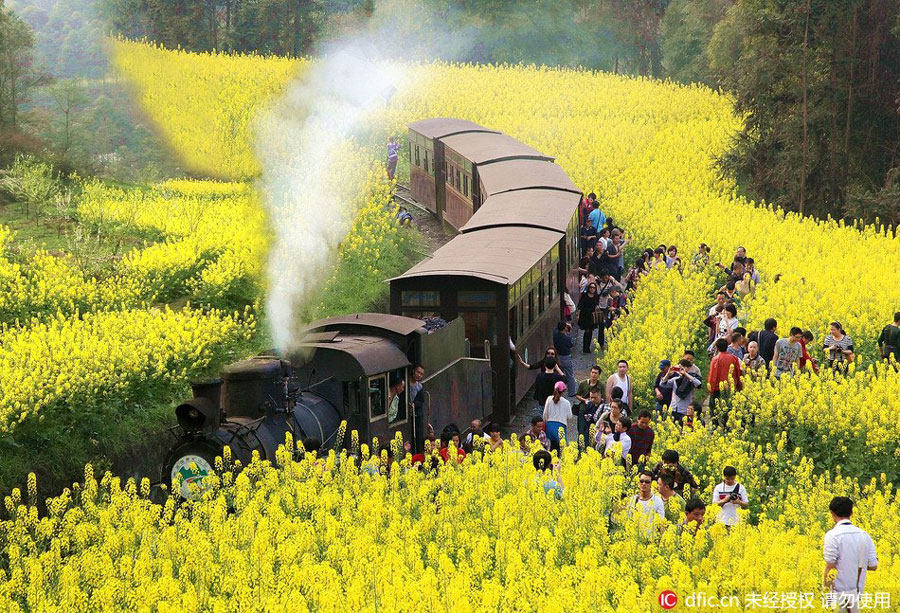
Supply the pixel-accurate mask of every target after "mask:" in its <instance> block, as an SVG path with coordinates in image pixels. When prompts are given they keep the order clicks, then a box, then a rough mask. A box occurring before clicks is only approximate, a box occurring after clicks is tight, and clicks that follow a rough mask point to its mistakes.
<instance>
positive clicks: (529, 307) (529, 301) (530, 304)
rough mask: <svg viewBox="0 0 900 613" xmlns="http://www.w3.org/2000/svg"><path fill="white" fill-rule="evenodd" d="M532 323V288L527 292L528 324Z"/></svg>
mask: <svg viewBox="0 0 900 613" xmlns="http://www.w3.org/2000/svg"><path fill="white" fill-rule="evenodd" d="M533 323H534V289H532V290H531V291H530V292H528V326H529V327H531V324H533Z"/></svg>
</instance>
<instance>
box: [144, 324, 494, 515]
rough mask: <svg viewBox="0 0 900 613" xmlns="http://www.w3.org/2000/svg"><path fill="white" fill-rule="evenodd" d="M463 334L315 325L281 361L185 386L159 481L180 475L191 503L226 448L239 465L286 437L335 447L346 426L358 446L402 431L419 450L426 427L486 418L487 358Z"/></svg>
mask: <svg viewBox="0 0 900 613" xmlns="http://www.w3.org/2000/svg"><path fill="white" fill-rule="evenodd" d="M442 323H444V322H442ZM464 332H465V326H464V323H463V321H462V319H457V320H455V321H452V322H449V323H447V324H446V325H442V326H440V327H437V328H431V329H429V327H426V324H425V322H424V321H423V320H421V319H414V318H410V317H401V316H397V315H385V314H377V313H364V314H359V315H350V316H342V317H332V318H329V319H323V320H320V321H316V322H313V323H312V324H310V326H309V327H308V328H307V329H306V331H305V334H304V336H303V337H302V339H301V340H300V342H299V343H298V344H297V346H296V348H295V349H294V350H293V351H292V353H291V354H290V355H289V356H287V359H283V358H281V357H278V356H275V355H261V356H257V357H255V358H251V359H249V360H243V361H240V362H236V363H234V364H231V365H229V366H227V367H226V368H224V369H223V371H222V373H221V378H219V379H213V380H209V381H202V382H198V383H195V384H194V385H193V394H194V397H193V398H191V399H189V400H185V401H184V402H183V403H181V404H179V405H178V406H177V407H176V409H175V416H176V417H177V419H178V426H179V428H180V431H181V433H180V436H179V438H178V442H177V443H176V444H175V445H174V446H173V447H172V449H171V450H170V452H169V454H168V457H167V459H166V461H165V464H164V467H163V471H162V481H163V483H173V482H175V481H176V478H177V477H178V476H180V481H181V486H180V487H181V490H180V493H181V495H182V496H183V497H185V498H196V497H197V496H198V494H200V493H202V491H203V489H204V480H205V479H206V478H207V477H208V476H209V475H211V474H212V473H213V463H214V460H215V458H216V456H221V455H222V452H223V449H225V448H226V447H228V448H229V449H230V452H231V456H232V458H234V459H236V460H240V461H241V463H242V464H244V465H246V464H247V463H249V462H250V459H251V457H252V455H253V452H254V451H257V452H258V453H259V457H260V459H263V460H271V461H274V459H275V451H276V449H277V448H278V446H279V445H280V444H283V443H284V440H285V436H286V435H287V434H288V433H290V434H291V435H292V436H293V438H294V440H295V441H302V440H303V439H305V438H307V437H314V438H316V439H318V440H319V441H320V442H321V443H322V447H323V448H329V447H332V446H334V444H335V439H336V435H337V431H338V427H339V425H340V423H341V421H344V420H346V421H347V428H348V430H357V431H358V432H359V434H360V439H361V440H363V441H366V440H371V438H372V437H378V439H379V440H382V441H389V440H391V439H392V438H394V436H395V435H396V433H397V432H400V433H401V435H402V436H403V438H404V440H409V441H415V443H414V444H415V446H416V448H417V450H421V448H422V446H423V444H424V439H425V427H426V426H425V424H428V423H430V424H432V425H433V426H434V427H435V429H438V430H439V429H442V428H443V427H444V426H446V425H448V424H451V423H453V424H460V425H461V424H468V423H469V422H470V421H471V420H472V419H476V418H478V419H481V418H483V417H484V416H485V415H487V414H490V411H491V399H492V395H493V388H492V379H491V377H492V373H491V365H490V360H488V359H484V358H473V357H470V356H469V355H468V354H469V353H471V352H470V351H467V349H466V339H465V337H464ZM417 365H421V366H422V367H423V368H424V369H425V372H426V376H425V378H424V379H423V381H422V384H423V390H424V394H423V395H424V404H421V405H420V410H419V411H416V410H415V408H414V406H415V405H414V403H413V402H412V398H410V397H409V384H410V383H411V382H412V372H413V369H414V368H415V366H417ZM401 384H402V385H401Z"/></svg>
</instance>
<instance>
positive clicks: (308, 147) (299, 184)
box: [256, 0, 475, 351]
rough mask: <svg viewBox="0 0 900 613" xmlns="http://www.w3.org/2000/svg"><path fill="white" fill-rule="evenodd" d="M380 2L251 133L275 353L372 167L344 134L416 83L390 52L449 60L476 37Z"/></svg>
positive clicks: (324, 269)
mask: <svg viewBox="0 0 900 613" xmlns="http://www.w3.org/2000/svg"><path fill="white" fill-rule="evenodd" d="M378 7H379V8H378V10H376V12H375V14H374V15H372V17H371V18H370V19H369V20H368V22H367V23H365V24H361V26H360V27H358V28H355V31H354V32H351V33H349V34H346V35H344V36H341V37H340V38H339V39H337V40H335V41H333V42H332V43H330V44H329V45H327V46H326V48H325V49H326V51H325V53H324V54H323V55H322V57H320V58H318V59H316V60H315V61H314V62H313V63H312V66H311V67H310V70H309V71H308V72H307V73H306V74H304V75H302V76H301V77H300V78H299V79H298V81H297V82H296V83H294V84H292V86H290V87H289V89H288V91H287V93H286V95H285V96H284V98H283V99H282V100H281V101H279V102H278V103H277V104H276V105H275V106H274V107H273V109H272V110H271V111H270V112H269V113H268V114H267V115H266V116H265V117H264V118H263V119H262V121H261V123H260V126H259V129H258V131H257V135H258V136H257V147H256V149H257V154H258V156H259V159H260V162H261V163H262V167H263V172H262V177H261V182H260V184H261V188H262V192H263V197H264V200H265V203H266V205H267V207H268V210H269V214H270V222H271V227H272V229H273V232H274V233H275V236H274V239H275V240H274V242H273V246H272V251H271V254H270V256H269V266H268V280H269V294H268V299H267V314H268V318H269V324H270V327H271V332H272V338H273V340H274V342H275V345H276V346H277V347H278V348H279V349H280V350H282V351H283V350H286V349H290V348H292V341H293V334H294V331H295V327H296V325H297V324H298V321H297V319H298V317H297V313H298V312H299V310H300V309H302V308H303V306H304V304H306V303H307V302H310V301H312V300H315V299H316V298H317V294H318V290H319V289H320V288H321V287H322V285H323V283H324V282H325V281H326V280H327V278H328V276H329V275H330V274H331V271H332V270H333V268H334V265H335V263H336V261H337V247H338V245H339V244H340V242H341V240H343V239H344V237H345V236H346V235H347V231H348V230H349V227H350V225H351V223H352V221H353V216H354V214H355V207H353V206H347V205H348V202H346V197H347V196H346V194H347V193H348V191H349V192H350V193H355V194H358V190H356V191H354V190H353V189H352V187H351V188H350V189H349V190H348V189H346V188H347V187H348V184H350V183H352V182H354V181H356V182H361V181H363V180H364V178H365V174H366V172H368V171H369V169H370V168H371V162H372V160H371V159H369V160H364V159H361V158H360V157H359V156H356V157H355V158H354V157H353V156H349V158H348V156H347V155H343V157H342V155H341V154H342V153H346V148H347V141H348V139H350V138H352V137H353V136H354V134H356V133H358V132H361V131H362V130H361V128H363V127H364V125H365V124H366V122H367V120H368V119H369V118H370V117H371V116H372V114H373V113H376V112H378V111H379V110H383V109H384V107H385V105H386V104H388V101H389V99H390V97H391V95H392V93H393V92H394V91H396V90H397V89H401V88H402V89H406V90H409V89H410V88H412V87H415V84H414V83H412V82H411V80H410V77H409V76H408V73H409V72H410V71H409V70H408V69H405V68H404V67H403V66H402V64H400V63H399V62H397V61H394V60H392V59H391V58H395V59H396V58H397V57H398V56H399V55H400V54H403V53H404V52H405V53H410V52H411V53H413V56H412V57H411V58H409V59H420V58H428V57H436V56H438V55H440V56H441V57H443V58H444V59H453V58H454V57H459V56H461V55H464V54H465V53H466V51H467V50H468V49H470V48H471V46H472V44H473V43H474V39H475V36H474V31H473V30H471V29H466V30H464V31H461V30H455V31H453V32H448V31H447V28H446V27H444V26H445V24H444V23H443V22H442V20H441V18H440V17H439V16H438V15H436V14H435V13H434V12H433V11H432V10H431V9H429V8H428V7H426V6H424V5H423V4H422V3H419V2H416V1H414V0H384V1H383V2H379V3H378ZM388 56H390V57H388ZM364 144H370V143H364ZM385 145H386V143H380V146H381V147H382V148H381V149H380V150H381V151H382V155H384V156H385V157H386V155H387V153H386V148H385ZM348 159H349V161H348ZM342 188H343V189H342ZM350 204H355V203H350ZM347 282H348V283H352V282H353V280H352V279H348V280H347Z"/></svg>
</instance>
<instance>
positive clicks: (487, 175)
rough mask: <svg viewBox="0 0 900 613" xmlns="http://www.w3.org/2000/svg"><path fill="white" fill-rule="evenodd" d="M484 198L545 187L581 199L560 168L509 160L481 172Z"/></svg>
mask: <svg viewBox="0 0 900 613" xmlns="http://www.w3.org/2000/svg"><path fill="white" fill-rule="evenodd" d="M478 177H479V178H480V179H481V184H482V185H483V186H484V193H483V194H482V195H483V196H484V197H488V196H493V195H494V194H500V193H503V192H509V191H514V190H523V189H532V188H535V187H542V188H547V189H557V190H563V191H567V192H572V193H574V194H578V195H579V196H580V195H581V191H580V190H579V189H578V188H577V187H576V186H575V184H574V183H572V180H571V179H570V178H569V175H567V174H566V173H565V171H564V170H563V169H562V168H560V166H559V165H558V164H554V163H553V162H548V161H545V160H521V159H516V160H506V161H503V162H496V163H494V164H487V165H485V166H482V167H480V168H479V169H478Z"/></svg>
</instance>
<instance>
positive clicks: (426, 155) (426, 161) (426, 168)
mask: <svg viewBox="0 0 900 613" xmlns="http://www.w3.org/2000/svg"><path fill="white" fill-rule="evenodd" d="M425 172H428V149H426V150H425Z"/></svg>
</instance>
